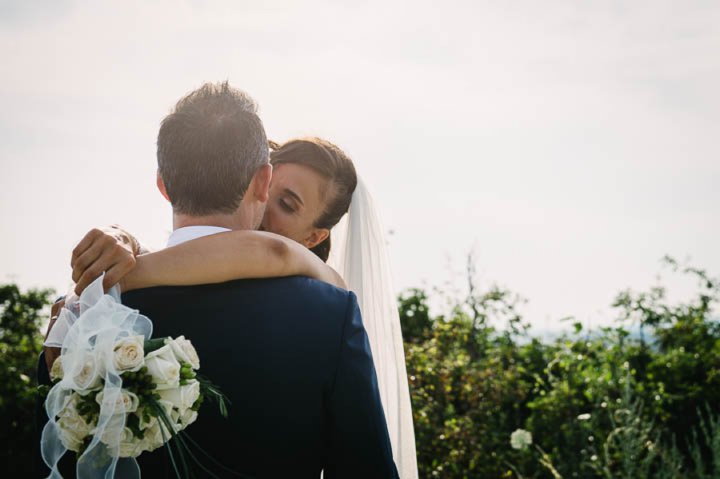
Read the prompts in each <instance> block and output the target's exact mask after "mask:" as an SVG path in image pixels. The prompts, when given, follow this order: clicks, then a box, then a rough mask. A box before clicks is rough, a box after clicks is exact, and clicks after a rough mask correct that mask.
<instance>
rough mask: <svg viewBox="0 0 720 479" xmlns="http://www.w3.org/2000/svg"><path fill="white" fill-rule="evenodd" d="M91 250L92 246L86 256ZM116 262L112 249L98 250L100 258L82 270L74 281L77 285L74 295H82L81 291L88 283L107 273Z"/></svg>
mask: <svg viewBox="0 0 720 479" xmlns="http://www.w3.org/2000/svg"><path fill="white" fill-rule="evenodd" d="M93 248H94V246H93V247H91V248H90V250H88V251H87V253H86V254H90V253H92V249H93ZM117 261H118V260H117V257H116V256H115V249H114V248H105V249H100V256H99V257H97V258H96V259H95V260H94V261H92V263H91V264H89V265H88V267H87V268H85V269H84V270H83V272H82V274H81V275H80V277H79V278H78V279H77V280H76V281H75V282H76V283H77V284H76V285H75V294H80V293H82V292H83V290H84V289H85V288H87V287H88V286H89V285H90V283H92V282H93V281H95V280H96V279H97V278H98V277H99V276H100V275H101V274H102V273H103V271H108V270H109V269H110V268H112V267H113V265H114V264H115V263H116V262H117Z"/></svg>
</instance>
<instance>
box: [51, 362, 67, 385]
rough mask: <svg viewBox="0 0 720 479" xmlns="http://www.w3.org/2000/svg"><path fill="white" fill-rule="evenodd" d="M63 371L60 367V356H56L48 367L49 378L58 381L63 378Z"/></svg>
mask: <svg viewBox="0 0 720 479" xmlns="http://www.w3.org/2000/svg"><path fill="white" fill-rule="evenodd" d="M63 375H64V372H63V367H62V356H58V358H57V359H56V360H55V362H54V363H53V365H52V368H50V380H52V381H58V380H60V379H62V378H63Z"/></svg>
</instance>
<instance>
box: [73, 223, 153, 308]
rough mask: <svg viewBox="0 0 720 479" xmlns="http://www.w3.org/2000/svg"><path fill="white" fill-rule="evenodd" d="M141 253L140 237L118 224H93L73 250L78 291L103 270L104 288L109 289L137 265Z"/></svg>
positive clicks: (75, 280) (74, 276)
mask: <svg viewBox="0 0 720 479" xmlns="http://www.w3.org/2000/svg"><path fill="white" fill-rule="evenodd" d="M138 254H140V246H139V244H138V242H137V240H136V239H135V238H134V237H133V236H132V235H131V234H130V233H128V232H127V231H125V230H123V229H121V228H120V227H118V226H115V225H113V226H110V227H108V228H102V229H99V228H93V229H92V230H90V231H89V232H88V233H87V234H86V235H85V237H83V239H82V240H80V242H79V243H78V245H77V246H76V247H75V249H74V250H73V252H72V259H71V261H70V266H71V267H72V270H73V271H72V279H73V281H74V282H75V283H76V284H75V294H78V295H79V294H80V293H82V292H83V290H84V289H85V288H87V287H88V286H89V285H90V283H92V282H93V281H95V280H96V279H97V278H98V277H99V276H100V275H101V274H102V273H103V272H105V278H104V279H103V288H105V290H106V291H107V290H108V289H110V288H111V287H112V286H113V285H114V284H116V283H118V282H119V281H120V280H121V279H122V278H123V277H124V276H125V275H127V274H128V273H129V272H130V271H131V270H132V269H133V268H134V267H135V257H136V256H137V255H138Z"/></svg>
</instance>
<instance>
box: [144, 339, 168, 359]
mask: <svg viewBox="0 0 720 479" xmlns="http://www.w3.org/2000/svg"><path fill="white" fill-rule="evenodd" d="M167 339H168V338H154V339H146V340H145V343H144V345H143V349H144V350H145V355H146V356H147V355H148V353H152V352H153V351H157V350H158V349H160V348H162V347H163V346H165V341H166V340H167Z"/></svg>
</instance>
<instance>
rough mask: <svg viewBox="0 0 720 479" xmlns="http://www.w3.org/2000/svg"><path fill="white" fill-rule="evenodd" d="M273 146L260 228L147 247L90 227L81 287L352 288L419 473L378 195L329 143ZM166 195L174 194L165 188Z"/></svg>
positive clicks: (399, 440) (394, 424) (404, 450)
mask: <svg viewBox="0 0 720 479" xmlns="http://www.w3.org/2000/svg"><path fill="white" fill-rule="evenodd" d="M270 146H271V154H270V162H271V164H272V165H273V176H272V183H271V185H270V192H269V193H270V194H269V200H268V203H267V207H266V210H265V215H264V218H263V221H262V224H261V226H260V231H247V230H243V231H228V232H220V233H217V234H214V235H211V236H205V237H202V238H199V239H195V240H192V241H187V242H184V243H181V244H177V245H173V244H169V245H168V246H169V247H168V248H166V249H163V250H160V251H157V252H148V251H147V250H146V249H144V248H143V247H141V246H140V244H139V242H138V241H137V240H136V239H135V238H134V237H133V236H132V235H131V234H130V233H128V232H126V231H124V230H121V229H119V228H117V227H113V228H112V229H110V230H106V231H105V232H102V231H100V230H92V231H91V232H89V233H88V234H87V235H86V236H85V237H84V238H83V239H82V240H81V241H80V243H79V244H78V245H77V247H76V248H75V250H74V251H73V257H72V267H73V280H74V281H75V282H76V284H77V286H76V293H78V294H79V293H80V292H81V291H82V290H83V289H84V288H85V287H86V286H87V285H89V284H90V283H91V282H92V281H93V280H94V279H96V278H97V277H98V276H99V275H100V274H101V273H102V272H106V275H105V286H106V287H110V286H112V285H113V284H115V283H119V285H120V288H121V290H122V291H130V290H133V289H139V288H147V287H152V286H181V285H194V284H207V283H219V282H224V281H229V280H233V279H241V278H267V277H279V276H291V275H305V276H310V277H312V278H315V279H318V280H321V281H325V282H328V283H331V284H334V285H335V286H338V287H341V288H347V289H350V290H352V291H353V292H355V294H356V295H357V298H358V303H359V305H360V310H361V312H362V315H363V322H364V324H365V328H366V330H367V334H368V338H369V341H370V347H371V350H372V355H373V359H374V362H375V368H376V372H377V377H378V386H379V390H380V396H381V400H382V404H383V409H384V411H385V417H386V420H387V426H388V432H389V435H390V441H391V444H392V450H393V458H394V460H395V464H396V466H397V468H398V472H399V474H400V477H403V478H417V476H418V472H417V462H416V454H415V434H414V430H413V422H412V410H411V405H410V395H409V390H408V383H407V373H406V369H405V354H404V351H403V342H402V334H401V329H400V319H399V315H398V311H397V306H396V303H395V293H394V291H393V289H392V284H391V281H390V280H391V272H390V267H389V262H388V258H387V254H386V251H385V240H384V237H383V229H382V226H381V224H380V221H379V219H378V216H377V212H376V210H375V207H374V204H373V201H372V198H371V197H370V195H369V193H368V191H367V189H366V188H365V185H364V184H363V182H362V181H361V180H360V179H359V178H358V177H357V175H356V172H355V168H354V166H353V163H352V161H351V160H350V159H349V158H348V156H347V155H346V154H345V153H344V152H343V151H342V150H341V149H340V148H338V147H337V146H335V145H333V144H332V143H330V142H328V141H325V140H322V139H319V138H301V139H295V140H291V141H288V142H286V143H284V144H282V145H278V144H275V143H271V145H270ZM161 192H162V193H163V195H164V196H165V197H166V198H167V193H166V192H165V191H164V189H163V188H162V187H161ZM346 213H348V214H347V216H346V217H345V214H346ZM341 220H342V221H341ZM331 230H332V235H331ZM331 238H332V246H333V247H332V248H331ZM328 263H329V264H330V265H331V266H330V265H328Z"/></svg>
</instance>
